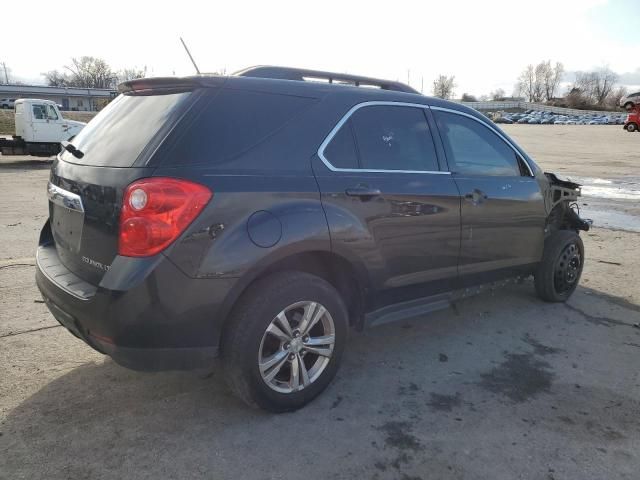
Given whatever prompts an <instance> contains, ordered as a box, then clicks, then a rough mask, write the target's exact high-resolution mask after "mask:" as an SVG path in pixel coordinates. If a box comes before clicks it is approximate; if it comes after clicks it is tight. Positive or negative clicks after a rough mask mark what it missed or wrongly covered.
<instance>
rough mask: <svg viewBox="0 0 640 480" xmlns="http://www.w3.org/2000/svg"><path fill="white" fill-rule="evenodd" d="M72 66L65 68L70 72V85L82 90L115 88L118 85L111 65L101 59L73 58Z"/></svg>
mask: <svg viewBox="0 0 640 480" xmlns="http://www.w3.org/2000/svg"><path fill="white" fill-rule="evenodd" d="M71 63H72V64H71V65H67V66H65V67H64V68H66V69H67V70H69V72H70V74H71V75H70V78H69V84H70V85H71V86H74V87H82V88H113V87H114V86H115V84H116V83H117V75H116V74H115V72H114V71H113V70H111V67H110V66H109V64H108V63H107V62H106V61H104V60H103V59H101V58H96V57H87V56H85V57H80V58H72V59H71Z"/></svg>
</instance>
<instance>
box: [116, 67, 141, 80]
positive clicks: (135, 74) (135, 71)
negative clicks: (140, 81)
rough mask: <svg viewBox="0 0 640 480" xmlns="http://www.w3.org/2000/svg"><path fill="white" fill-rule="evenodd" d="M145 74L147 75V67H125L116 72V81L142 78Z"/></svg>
mask: <svg viewBox="0 0 640 480" xmlns="http://www.w3.org/2000/svg"><path fill="white" fill-rule="evenodd" d="M146 76H147V67H144V68H138V67H135V68H125V69H123V70H120V71H119V72H118V74H117V81H118V83H122V82H128V81H129V80H135V79H136V78H144V77H146Z"/></svg>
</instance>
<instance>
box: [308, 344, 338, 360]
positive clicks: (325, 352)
mask: <svg viewBox="0 0 640 480" xmlns="http://www.w3.org/2000/svg"><path fill="white" fill-rule="evenodd" d="M303 348H304V349H305V350H306V351H307V352H309V353H315V354H316V355H320V356H321V357H330V356H331V347H326V348H323V347H308V346H306V345H305V346H304V347H303Z"/></svg>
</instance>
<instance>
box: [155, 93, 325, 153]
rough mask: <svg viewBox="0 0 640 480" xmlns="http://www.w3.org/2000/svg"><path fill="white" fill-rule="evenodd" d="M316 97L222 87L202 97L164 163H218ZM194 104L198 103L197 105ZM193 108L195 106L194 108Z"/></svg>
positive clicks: (263, 136) (270, 131) (258, 139)
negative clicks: (198, 109)
mask: <svg viewBox="0 0 640 480" xmlns="http://www.w3.org/2000/svg"><path fill="white" fill-rule="evenodd" d="M315 100H316V99H314V98H309V97H299V96H294V95H283V94H275V93H265V92H252V91H246V90H231V89H222V90H220V91H218V92H217V93H216V94H214V95H211V96H207V97H205V98H203V101H204V102H205V103H204V105H203V107H202V108H201V109H200V111H199V113H196V112H194V114H195V115H196V116H195V118H192V119H189V120H186V121H185V124H184V126H183V127H182V128H180V130H181V132H180V133H176V135H177V136H178V138H176V139H169V140H168V141H167V142H166V143H167V144H169V145H170V146H171V148H170V149H169V151H168V152H166V156H165V157H164V160H163V161H162V163H163V164H165V165H198V164H204V165H221V164H227V163H229V162H231V161H233V160H234V159H235V158H237V157H238V156H240V155H242V154H243V153H244V152H247V151H248V150H250V149H251V148H252V147H255V146H256V145H258V144H259V143H260V142H262V141H264V140H266V139H267V138H268V137H270V136H271V135H273V134H274V133H275V132H277V131H278V130H280V129H281V128H282V127H283V126H284V125H285V124H287V123H288V122H289V121H292V120H293V119H294V118H295V117H296V116H297V115H298V114H299V113H301V112H302V111H303V110H305V109H306V108H307V107H309V106H310V105H311V104H312V103H313V102H315ZM196 108H197V107H196ZM196 108H194V110H196Z"/></svg>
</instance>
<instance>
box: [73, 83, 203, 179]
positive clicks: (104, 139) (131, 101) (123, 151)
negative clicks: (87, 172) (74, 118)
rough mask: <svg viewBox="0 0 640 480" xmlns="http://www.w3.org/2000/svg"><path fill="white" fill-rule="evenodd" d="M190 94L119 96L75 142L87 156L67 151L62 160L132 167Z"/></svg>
mask: <svg viewBox="0 0 640 480" xmlns="http://www.w3.org/2000/svg"><path fill="white" fill-rule="evenodd" d="M189 95H191V93H172V94H167V95H140V96H138V95H120V96H119V97H117V98H116V99H115V100H113V101H112V102H111V103H109V105H107V106H106V107H105V108H103V109H102V110H101V111H100V113H98V115H96V116H95V117H94V118H93V119H92V120H91V121H90V122H89V123H88V124H87V126H86V127H84V128H83V129H82V130H80V133H78V135H76V137H75V138H74V139H73V145H74V146H76V147H77V148H78V149H79V150H80V151H82V152H83V153H84V156H83V157H82V158H81V159H79V158H76V157H74V156H73V155H72V154H71V153H69V152H68V151H66V150H64V151H63V153H62V159H63V160H65V161H67V162H70V163H78V164H81V165H94V166H107V167H130V166H131V165H133V163H134V162H135V161H136V159H137V158H138V155H140V153H141V152H142V151H143V149H144V148H145V147H146V146H147V144H149V142H150V141H151V139H152V138H153V137H154V135H156V133H158V131H159V130H160V129H161V128H163V127H164V126H165V124H168V123H169V124H170V123H171V121H172V120H173V119H174V116H175V115H176V112H177V111H179V108H180V105H182V102H184V101H186V100H187V98H188V97H189Z"/></svg>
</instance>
